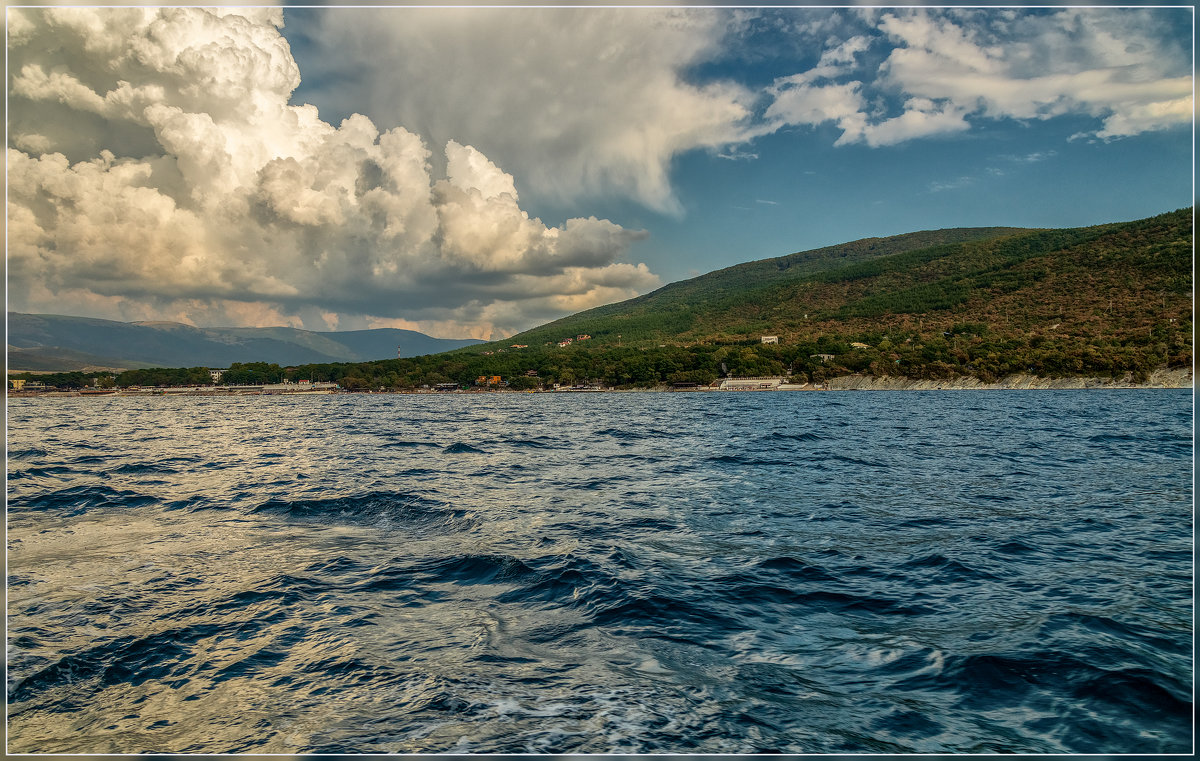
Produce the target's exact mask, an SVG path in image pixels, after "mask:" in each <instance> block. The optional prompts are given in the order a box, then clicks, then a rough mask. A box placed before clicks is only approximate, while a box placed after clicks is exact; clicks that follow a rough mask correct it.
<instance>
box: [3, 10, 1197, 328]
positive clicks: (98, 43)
mask: <svg viewBox="0 0 1200 761" xmlns="http://www.w3.org/2000/svg"><path fill="white" fill-rule="evenodd" d="M287 13H289V14H292V13H293V11H290V10H289V11H287ZM294 13H295V14H297V15H296V18H302V19H304V21H303V25H302V26H303V34H302V35H301V36H302V37H303V48H304V49H305V50H306V51H307V52H308V53H309V57H308V58H306V59H305V60H306V61H308V62H309V63H311V64H312V66H313V68H314V69H315V70H317V71H319V75H318V76H316V77H315V78H314V81H313V83H311V84H309V85H307V88H301V82H302V79H301V76H302V71H301V67H300V64H298V62H297V59H296V57H295V55H294V51H293V46H292V45H290V44H289V42H288V40H287V39H286V38H285V36H284V34H283V23H284V14H285V11H284V10H283V9H279V8H259V9H210V10H203V9H196V8H162V9H147V8H136V7H130V8H47V9H10V11H9V72H10V93H9V95H10V113H9V146H8V183H9V207H8V234H9V251H8V266H9V299H10V306H11V307H12V308H14V309H19V310H23V311H29V312H60V313H61V312H70V313H75V314H87V315H91V316H96V317H106V318H111V319H118V320H137V319H168V320H178V321H182V322H188V323H193V324H198V325H218V324H227V325H292V326H296V327H300V326H303V327H306V328H309V329H335V328H341V329H347V328H361V327H400V328H409V329H415V330H421V331H423V332H427V333H431V334H433V335H441V336H471V337H477V338H488V337H500V336H503V335H508V334H511V333H513V332H516V331H518V330H521V329H525V328H528V327H530V326H531V325H534V324H537V323H539V322H542V321H546V320H549V319H553V318H556V317H559V316H561V315H563V314H566V313H569V312H574V311H579V310H582V309H586V308H589V307H592V306H596V305H598V304H602V303H607V302H611V301H616V300H620V299H623V298H628V297H630V296H633V295H636V294H638V293H644V292H646V291H647V290H650V289H652V288H654V287H656V286H657V285H659V284H660V279H659V277H658V276H657V275H655V274H654V272H653V271H652V270H651V267H649V266H647V265H646V264H645V263H634V261H633V260H632V259H631V247H632V246H633V245H634V243H635V242H636V241H638V240H640V239H642V238H645V237H646V236H647V234H648V233H647V232H646V231H644V230H641V229H631V228H640V227H642V226H645V225H646V223H645V222H638V223H636V224H630V225H622V224H618V223H617V222H614V221H611V220H608V219H600V218H597V217H596V216H594V215H591V214H588V213H587V212H586V211H585V212H582V213H578V216H573V218H570V219H566V220H565V221H563V222H561V223H560V224H547V223H544V222H542V221H541V220H540V219H538V218H537V217H536V216H534V215H532V214H531V213H530V212H529V211H528V209H529V208H531V207H532V208H536V207H537V202H538V201H539V200H540V201H547V200H553V201H555V202H557V203H561V204H568V205H570V206H571V207H572V208H584V209H586V208H587V204H588V203H590V202H592V201H604V200H606V199H614V198H617V199H625V200H626V201H631V202H633V203H635V204H637V205H640V207H642V208H644V209H646V210H648V212H649V214H650V217H649V219H651V220H653V219H655V218H661V216H662V215H665V216H666V217H669V218H673V219H676V220H678V219H684V218H686V217H687V209H686V208H685V207H684V205H683V204H682V203H681V202H680V200H679V195H678V193H677V187H676V185H677V183H678V182H679V180H678V177H677V176H676V174H675V168H676V166H677V164H678V162H679V161H680V159H681V158H683V157H685V156H688V155H692V154H695V153H696V152H704V153H707V154H708V155H710V156H711V157H713V158H714V159H717V158H735V159H739V161H738V162H726V163H739V164H743V163H753V162H758V161H762V160H763V159H761V158H760V148H759V142H756V141H760V138H763V137H764V136H767V135H776V136H777V135H780V134H808V133H814V132H815V131H816V130H818V129H830V128H831V129H832V134H833V135H834V137H832V138H830V142H829V144H828V145H825V146H823V148H824V149H825V150H837V149H838V147H844V146H866V147H867V148H870V149H876V150H880V151H883V150H886V149H887V148H888V147H889V146H895V145H899V144H904V143H910V142H913V141H931V140H936V139H938V138H946V137H950V136H954V135H962V134H965V133H969V132H970V131H971V130H973V129H976V128H978V127H980V126H981V125H986V124H988V123H998V122H1020V123H1025V124H1036V123H1038V122H1045V121H1047V120H1051V119H1055V118H1058V117H1070V118H1074V119H1079V120H1082V122H1083V123H1086V124H1088V125H1090V126H1088V127H1087V128H1085V129H1081V130H1079V131H1078V132H1077V133H1076V134H1075V135H1074V137H1073V138H1072V139H1075V140H1084V141H1088V140H1090V141H1117V140H1120V139H1122V138H1128V137H1131V136H1136V135H1139V134H1143V133H1147V132H1155V131H1161V130H1169V129H1177V128H1180V127H1184V126H1186V125H1189V124H1190V123H1191V116H1192V96H1191V87H1192V77H1191V63H1190V61H1191V58H1190V48H1188V47H1187V46H1186V45H1185V44H1184V42H1185V41H1184V40H1182V38H1181V35H1180V34H1179V32H1178V28H1177V27H1178V25H1177V23H1175V22H1176V21H1177V19H1174V17H1169V16H1168V15H1167V13H1168V12H1167V11H1163V10H1161V9H1160V10H1152V9H1062V10H1038V11H1028V10H1014V9H942V10H939V9H908V10H903V9H897V10H878V9H863V10H843V11H831V10H828V9H820V10H818V9H792V10H788V11H769V10H759V11H749V10H738V11H729V10H719V9H682V8H677V9H664V8H659V9H633V8H627V9H531V8H524V9H461V8H460V9H398V8H393V9H365V8H360V9H337V8H326V9H321V10H310V11H304V12H300V11H296V12H294ZM302 13H304V14H308V15H306V16H305V15H299V14H302ZM297 39H300V37H298V38H297ZM768 43H769V44H768ZM305 76H308V75H307V74H305ZM298 88H300V89H299V90H298ZM298 92H300V93H303V97H300V98H298V97H297V93H298ZM304 98H310V99H311V100H312V101H313V102H319V103H321V107H322V109H323V111H322V112H318V109H317V108H316V107H315V106H313V105H307V104H306V103H304V102H303V100H304ZM322 113H324V114H326V115H325V116H324V117H323V116H322ZM329 113H340V114H345V115H346V118H344V119H341V118H339V119H336V121H337V122H338V123H337V124H336V125H335V124H334V123H332V121H330V120H329V116H328V114H329ZM1044 155H1053V150H1049V151H1046V152H1045V154H1044ZM518 187H519V188H521V190H520V193H518ZM750 197H751V198H753V197H754V196H750ZM531 202H532V205H531ZM655 215H659V216H655Z"/></svg>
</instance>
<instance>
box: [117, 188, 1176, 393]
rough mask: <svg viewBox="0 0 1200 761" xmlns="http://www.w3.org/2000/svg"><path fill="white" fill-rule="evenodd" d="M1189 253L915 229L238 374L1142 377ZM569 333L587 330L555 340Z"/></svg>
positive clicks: (1130, 241)
mask: <svg viewBox="0 0 1200 761" xmlns="http://www.w3.org/2000/svg"><path fill="white" fill-rule="evenodd" d="M1192 259H1193V245H1192V210H1191V209H1181V210H1179V211H1175V212H1171V213H1168V214H1162V215H1160V216H1157V217H1152V218H1150V219H1144V220H1139V221H1135V222H1124V223H1115V224H1107V225H1098V226H1095V227H1084V228H1075V229H1062V230H1021V229H1015V228H975V229H960V230H938V231H932V232H921V233H911V234H908V235H899V236H895V237H891V238H872V239H866V240H861V241H855V242H853V243H847V244H844V245H842V246H832V247H828V248H823V249H817V250H814V251H808V252H803V253H798V254H791V255H790V256H784V257H780V258H777V259H766V260H763V261H757V262H749V263H747V264H741V265H738V266H735V267H730V268H728V269H724V270H719V271H717V272H713V273H709V274H707V275H703V276H700V277H697V278H693V279H691V280H686V281H683V282H680V283H673V284H671V285H668V286H665V287H664V288H661V289H659V290H657V291H655V292H653V293H650V294H647V295H645V296H641V297H638V298H635V299H631V300H629V301H625V302H621V303H619V304H610V305H607V306H604V307H600V308H597V309H592V310H588V311H586V312H581V313H579V314H575V315H571V316H570V317H566V318H563V319H561V320H557V321H555V322H552V323H548V324H546V325H543V326H541V327H538V328H535V329H533V330H530V331H526V332H524V333H521V334H518V335H516V336H513V337H511V338H508V339H506V340H504V341H497V342H493V343H490V344H480V345H476V346H471V347H467V348H462V349H458V350H455V351H451V352H447V353H444V354H435V355H428V356H423V357H414V358H409V359H392V360H383V361H375V362H366V363H357V364H355V363H326V364H310V365H302V366H298V367H294V368H280V367H278V366H274V365H269V366H268V365H262V366H261V367H257V366H255V367H253V368H251V367H250V366H246V367H244V368H240V369H239V371H238V372H240V373H242V375H245V380H250V379H252V378H253V377H257V376H255V373H258V374H261V375H262V376H263V377H264V378H268V377H270V378H277V377H279V375H281V374H282V375H286V376H290V377H292V378H312V379H313V380H331V381H338V382H340V383H342V385H343V386H345V387H348V388H378V387H383V388H397V389H401V388H411V387H414V386H416V387H419V386H421V385H426V384H428V385H433V384H435V383H456V384H459V385H463V386H467V385H471V384H473V383H474V382H475V381H476V379H477V378H479V377H480V376H501V377H503V378H504V380H505V381H506V382H508V383H510V384H511V386H512V387H514V388H529V387H534V386H537V385H539V384H543V385H549V384H551V383H578V382H582V381H598V382H601V383H605V384H607V385H612V386H626V387H628V386H652V385H659V384H664V383H707V382H709V381H712V380H713V379H715V378H717V377H719V376H720V375H722V374H724V373H726V372H728V373H730V374H733V375H783V374H787V375H791V376H792V377H793V378H794V379H796V380H798V381H809V380H811V381H820V380H824V379H827V378H832V377H836V376H839V375H848V374H853V373H861V374H864V375H873V376H903V377H908V378H919V379H948V378H953V377H956V376H971V377H976V378H979V379H980V380H983V381H989V382H990V381H994V380H996V379H998V378H1001V377H1003V376H1005V375H1009V374H1013V373H1029V374H1033V375H1038V376H1043V377H1062V376H1101V377H1104V376H1111V377H1114V378H1120V377H1122V376H1125V375H1131V376H1132V377H1133V378H1134V379H1135V380H1142V379H1145V378H1146V377H1147V376H1148V375H1149V373H1150V372H1152V371H1153V370H1155V369H1157V368H1160V367H1164V366H1165V367H1190V366H1191V363H1192ZM579 335H588V336H590V338H588V339H586V340H578V339H577V336H579ZM762 336H778V338H779V343H778V344H763V343H761V341H760V339H761V337H762ZM566 338H576V340H575V341H574V342H573V343H571V344H570V345H568V346H559V341H561V340H563V339H566ZM243 370H244V372H243ZM123 377H124V381H123V380H122V378H118V383H122V382H145V381H144V379H143V380H136V379H135V378H140V377H141V376H136V374H126V376H123ZM239 377H240V376H239Z"/></svg>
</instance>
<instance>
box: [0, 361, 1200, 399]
mask: <svg viewBox="0 0 1200 761" xmlns="http://www.w3.org/2000/svg"><path fill="white" fill-rule="evenodd" d="M314 385H315V386H316V387H314V388H309V389H303V388H295V387H294V386H293V387H292V388H289V389H287V390H282V388H280V387H273V388H269V389H266V390H262V387H246V388H242V389H239V388H237V387H232V388H221V389H215V388H211V387H196V388H172V389H139V390H120V391H99V390H92V389H87V390H83V391H79V390H74V391H12V390H9V392H8V398H10V399H17V398H19V399H30V398H46V397H53V398H62V397H79V396H96V397H112V396H139V397H148V396H155V397H160V396H189V397H205V398H220V397H225V398H228V397H231V396H318V395H326V394H333V393H337V394H359V393H372V394H422V395H445V394H453V395H465V394H470V395H474V394H528V393H540V394H546V393H549V394H557V393H561V391H555V390H551V389H546V390H544V391H510V390H500V389H489V390H465V391H463V390H460V391H432V390H415V389H413V390H403V391H346V390H344V389H335V388H331V386H333V384H314ZM1185 388H1193V378H1192V369H1191V368H1175V369H1167V368H1160V369H1158V370H1155V371H1154V372H1152V373H1151V374H1150V377H1149V378H1147V379H1146V380H1145V381H1144V382H1141V383H1136V382H1134V381H1133V379H1132V376H1131V375H1130V374H1128V373H1127V374H1126V375H1125V376H1124V377H1123V378H1117V379H1114V378H1098V377H1093V376H1072V377H1064V378H1042V377H1039V376H1036V375H1026V374H1017V375H1009V376H1006V377H1004V378H1001V379H999V380H997V381H993V382H990V383H989V382H985V381H981V380H979V379H978V378H973V377H959V378H950V379H945V380H919V379H914V378H905V377H900V376H896V377H893V376H880V377H875V376H871V375H842V376H839V377H837V378H830V379H828V380H826V381H825V382H824V383H823V384H820V386H817V385H814V384H810V383H805V384H803V385H788V384H785V385H781V386H778V387H775V388H770V389H717V388H712V387H708V386H701V387H698V388H692V389H672V388H670V387H667V386H657V387H651V388H631V389H599V388H589V389H587V390H589V391H603V392H607V391H615V392H620V393H630V392H633V393H637V392H656V393H661V392H671V393H698V392H700V393H762V392H763V391H782V392H789V391H810V392H811V391H818V392H819V391H1083V390H1109V389H1111V390H1121V389H1126V390H1146V389H1185Z"/></svg>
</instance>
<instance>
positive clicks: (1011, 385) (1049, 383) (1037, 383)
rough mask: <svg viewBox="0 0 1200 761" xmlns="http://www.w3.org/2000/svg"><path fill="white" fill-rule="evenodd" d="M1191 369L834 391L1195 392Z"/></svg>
mask: <svg viewBox="0 0 1200 761" xmlns="http://www.w3.org/2000/svg"><path fill="white" fill-rule="evenodd" d="M1192 383H1193V381H1192V370H1191V368H1175V369H1167V368H1160V369H1158V370H1155V371H1154V372H1152V373H1150V377H1149V378H1148V379H1146V380H1145V381H1144V382H1141V383H1135V382H1134V381H1133V379H1132V376H1131V375H1130V374H1129V373H1126V374H1125V376H1124V377H1123V378H1117V379H1114V378H1097V377H1083V376H1071V377H1065V378H1042V377H1039V376H1036V375H1027V374H1024V373H1021V374H1017V375H1009V376H1006V377H1004V378H1001V379H999V380H997V381H994V382H991V383H987V382H984V381H981V380H979V379H978V378H962V377H960V378H949V379H946V380H915V379H913V378H902V377H889V376H882V377H875V376H867V375H843V376H841V377H838V378H831V379H829V380H828V381H827V382H826V385H827V386H828V387H829V389H830V390H831V391H1076V390H1085V389H1168V388H1175V389H1178V388H1192V387H1193V386H1192Z"/></svg>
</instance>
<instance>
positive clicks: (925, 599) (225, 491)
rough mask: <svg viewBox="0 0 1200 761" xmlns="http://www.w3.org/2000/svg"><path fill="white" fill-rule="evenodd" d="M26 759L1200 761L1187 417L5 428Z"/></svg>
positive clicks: (754, 406)
mask: <svg viewBox="0 0 1200 761" xmlns="http://www.w3.org/2000/svg"><path fill="white" fill-rule="evenodd" d="M8 414H9V418H8V425H9V428H8V549H9V554H8V574H9V576H8V595H9V597H8V616H9V618H8V648H9V650H8V653H9V655H8V664H9V672H8V678H9V682H8V699H9V750H10V751H16V752H33V751H43V752H96V753H109V752H124V753H132V752H140V751H157V752H278V753H290V752H382V751H387V752H526V751H529V752H547V753H549V752H589V753H590V752H640V753H651V752H675V753H693V752H716V753H724V752H730V753H750V752H758V751H772V750H775V751H784V752H804V753H817V752H938V753H949V752H968V753H975V752H1024V753H1031V752H1062V751H1069V752H1077V753H1159V752H1189V751H1190V750H1191V746H1192V727H1191V711H1192V687H1191V683H1192V666H1193V664H1192V660H1191V651H1192V646H1191V640H1192V552H1191V551H1192V475H1191V468H1192V452H1193V450H1192V439H1191V423H1192V397H1191V393H1190V392H1189V391H1144V392H1143V391H1125V392H1117V391H1109V392H1095V391H1092V392H1087V391H1083V392H1070V391H1062V392H945V391H944V392H926V393H921V392H891V393H885V392H868V393H851V392H841V393H838V392H828V393H773V394H771V393H762V394H729V393H691V394H689V393H675V394H669V393H661V394H652V393H644V394H590V395H588V394H559V395H551V394H541V395H516V394H511V395H501V394H493V395H480V396H469V397H465V396H436V397H434V396H391V395H374V396H361V395H335V396H323V397H308V398H299V397H246V398H235V399H220V400H203V399H182V398H179V399H177V398H161V397H160V398H120V397H106V398H78V399H70V398H68V399H58V400H36V399H34V400H25V399H20V400H10V401H9V405H8Z"/></svg>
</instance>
